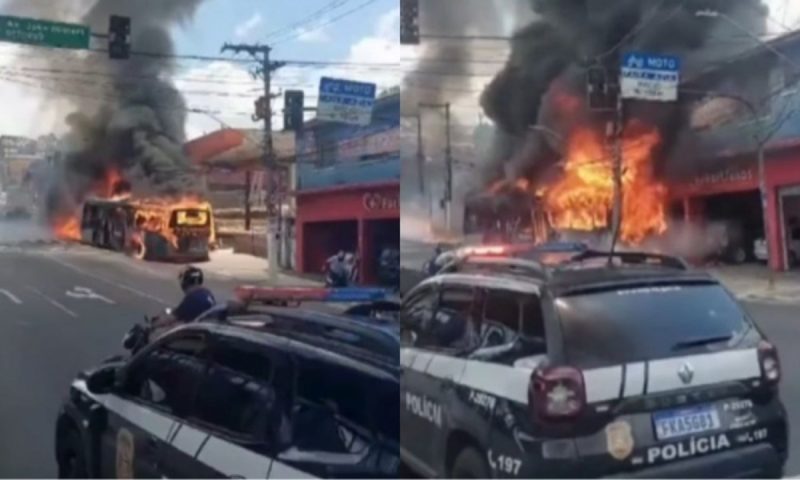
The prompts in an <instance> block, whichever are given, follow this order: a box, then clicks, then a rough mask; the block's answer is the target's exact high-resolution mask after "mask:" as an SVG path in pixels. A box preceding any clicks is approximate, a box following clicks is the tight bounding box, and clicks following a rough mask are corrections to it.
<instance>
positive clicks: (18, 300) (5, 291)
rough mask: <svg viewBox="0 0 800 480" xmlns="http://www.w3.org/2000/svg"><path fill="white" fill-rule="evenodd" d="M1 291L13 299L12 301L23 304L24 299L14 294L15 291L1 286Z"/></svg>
mask: <svg viewBox="0 0 800 480" xmlns="http://www.w3.org/2000/svg"><path fill="white" fill-rule="evenodd" d="M0 293H2V294H3V295H5V296H6V297H7V298H8V299H9V300H11V301H12V302H14V303H16V304H17V305H22V301H21V300H20V299H19V298H17V296H16V295H14V294H13V293H11V292H9V291H8V290H6V289H4V288H0Z"/></svg>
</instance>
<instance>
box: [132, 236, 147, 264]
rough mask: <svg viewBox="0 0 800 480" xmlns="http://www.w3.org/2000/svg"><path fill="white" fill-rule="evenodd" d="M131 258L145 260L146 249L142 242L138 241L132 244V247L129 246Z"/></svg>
mask: <svg viewBox="0 0 800 480" xmlns="http://www.w3.org/2000/svg"><path fill="white" fill-rule="evenodd" d="M131 256H132V257H133V258H135V259H137V260H146V259H147V247H145V246H144V242H140V241H138V240H137V241H135V242H133V245H131Z"/></svg>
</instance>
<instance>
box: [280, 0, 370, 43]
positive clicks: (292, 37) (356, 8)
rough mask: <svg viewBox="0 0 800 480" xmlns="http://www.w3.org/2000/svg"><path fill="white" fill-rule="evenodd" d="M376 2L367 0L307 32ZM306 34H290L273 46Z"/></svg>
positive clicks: (325, 25)
mask: <svg viewBox="0 0 800 480" xmlns="http://www.w3.org/2000/svg"><path fill="white" fill-rule="evenodd" d="M376 1H377V0H367V1H366V2H363V3H360V4H359V5H357V6H356V7H355V8H351V9H350V10H347V11H345V12H344V13H341V14H339V15H337V16H335V17H333V18H331V19H329V20H328V21H326V22H323V23H320V24H318V25H317V26H315V27H313V28H312V29H310V30H308V31H307V32H313V31H316V30H319V29H320V28H324V27H327V26H328V25H331V24H333V23H336V22H338V21H339V20H341V19H342V18H344V17H346V16H348V15H352V14H353V13H355V12H357V11H359V10H363V9H364V8H366V7H368V6H369V5H371V4H373V3H375V2H376ZM307 32H295V33H294V34H292V35H290V36H288V37H285V38H282V39H280V40H278V41H277V42H274V43H273V45H280V44H282V43H286V42H288V41H291V40H294V39H296V38H298V37H300V36H301V35H302V34H303V33H307Z"/></svg>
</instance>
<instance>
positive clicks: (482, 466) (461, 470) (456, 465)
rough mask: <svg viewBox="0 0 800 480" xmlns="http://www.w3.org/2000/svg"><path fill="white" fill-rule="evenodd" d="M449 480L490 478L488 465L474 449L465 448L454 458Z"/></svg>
mask: <svg viewBox="0 0 800 480" xmlns="http://www.w3.org/2000/svg"><path fill="white" fill-rule="evenodd" d="M451 470H452V471H451V472H450V475H449V477H450V478H491V476H492V474H491V472H490V471H489V463H488V462H487V461H486V458H485V456H484V455H482V454H481V453H480V452H479V451H478V450H477V449H475V448H474V447H466V448H464V449H463V450H461V452H460V453H459V454H458V456H456V460H455V461H454V462H453V468H452V469H451Z"/></svg>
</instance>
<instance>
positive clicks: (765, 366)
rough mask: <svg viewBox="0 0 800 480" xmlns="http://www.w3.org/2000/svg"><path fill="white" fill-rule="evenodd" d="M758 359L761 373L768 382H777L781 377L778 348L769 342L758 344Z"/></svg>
mask: <svg viewBox="0 0 800 480" xmlns="http://www.w3.org/2000/svg"><path fill="white" fill-rule="evenodd" d="M758 360H759V363H761V374H762V375H763V376H764V379H765V380H766V381H767V382H768V383H772V384H777V383H778V382H779V381H780V379H781V363H780V361H779V360H778V350H776V349H775V346H774V345H772V344H771V343H769V342H766V341H762V342H761V343H759V344H758Z"/></svg>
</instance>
